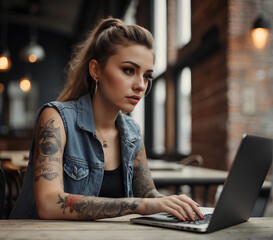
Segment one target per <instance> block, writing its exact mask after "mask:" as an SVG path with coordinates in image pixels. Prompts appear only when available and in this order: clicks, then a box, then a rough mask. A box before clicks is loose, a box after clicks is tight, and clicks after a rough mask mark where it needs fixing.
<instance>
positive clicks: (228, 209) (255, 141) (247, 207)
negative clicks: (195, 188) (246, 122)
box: [130, 134, 273, 232]
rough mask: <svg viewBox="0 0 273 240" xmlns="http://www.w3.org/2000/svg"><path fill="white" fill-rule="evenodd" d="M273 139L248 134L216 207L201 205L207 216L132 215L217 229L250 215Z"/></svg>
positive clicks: (171, 224)
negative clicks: (195, 218) (185, 218)
mask: <svg viewBox="0 0 273 240" xmlns="http://www.w3.org/2000/svg"><path fill="white" fill-rule="evenodd" d="M272 151H273V139H267V138H262V137H258V136H251V135H246V134H245V135H244V136H243V138H242V141H241V143H240V146H239V148H238V151H237V154H236V156H235V159H234V162H233V164H232V168H231V170H230V172H229V174H228V177H227V179H226V181H225V184H224V187H223V190H222V192H221V194H220V197H219V200H218V202H217V204H216V206H215V208H205V207H201V208H200V210H201V211H202V213H203V214H204V216H205V220H199V221H196V222H190V221H186V222H181V221H179V220H178V219H176V218H175V217H173V216H171V215H169V214H167V213H158V214H153V215H146V216H141V217H137V218H132V219H130V221H131V222H132V223H137V224H145V225H151V226H159V227H166V228H173V229H179V230H187V231H192V232H213V231H216V230H219V229H222V228H226V227H229V226H232V225H235V224H238V223H242V222H245V221H247V220H248V219H249V217H250V215H251V212H252V210H253V207H254V205H255V202H256V199H257V197H258V194H259V192H260V190H261V188H262V185H263V182H264V180H265V177H266V175H267V173H268V170H269V168H270V165H271V162H272Z"/></svg>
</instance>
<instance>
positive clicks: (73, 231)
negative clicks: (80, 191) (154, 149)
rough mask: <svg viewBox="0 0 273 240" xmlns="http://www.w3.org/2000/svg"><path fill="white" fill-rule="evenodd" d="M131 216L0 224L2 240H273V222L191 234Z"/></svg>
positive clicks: (257, 221)
mask: <svg viewBox="0 0 273 240" xmlns="http://www.w3.org/2000/svg"><path fill="white" fill-rule="evenodd" d="M136 216H137V215H129V216H124V217H119V218H113V219H107V220H100V221H96V222H84V221H62V220H58V221H56V220H0V239H5V240H6V239H27V240H31V239H37V240H39V239H57V240H58V239H65V240H67V239H76V240H77V239H81V240H83V239H98V240H99V239H105V240H115V239H119V240H122V239H124V240H130V239H133V240H137V239H141V240H146V239H147V240H153V239H156V240H167V239H183V240H187V239H191V240H196V239H198V240H203V239H215V240H219V239H229V240H232V239H249V240H251V239H253V240H257V239H273V231H272V229H273V218H251V219H250V220H249V221H248V222H245V223H242V224H238V225H235V226H232V227H229V228H226V229H222V230H219V231H216V232H213V233H205V234H200V233H191V232H184V231H179V230H172V229H166V228H159V227H150V226H144V225H137V224H132V223H130V222H129V219H130V218H131V217H136Z"/></svg>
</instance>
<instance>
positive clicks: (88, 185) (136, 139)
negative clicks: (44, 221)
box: [10, 94, 142, 219]
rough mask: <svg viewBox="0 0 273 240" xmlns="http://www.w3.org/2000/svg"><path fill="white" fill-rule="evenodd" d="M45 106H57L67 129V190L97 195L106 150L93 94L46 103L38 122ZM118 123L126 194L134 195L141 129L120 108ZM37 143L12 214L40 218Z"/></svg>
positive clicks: (74, 192)
mask: <svg viewBox="0 0 273 240" xmlns="http://www.w3.org/2000/svg"><path fill="white" fill-rule="evenodd" d="M46 107H54V108H56V109H57V110H58V112H59V113H60V115H61V118H62V120H63V124H64V128H65V132H66V146H65V149H64V154H63V184H64V192H66V193H72V194H81V195H89V196H98V195H99V192H100V188H101V185H102V180H103V174H104V153H103V148H102V145H101V142H100V141H99V139H98V137H97V136H96V132H95V126H94V115H93V109H92V103H91V97H90V95H89V94H87V95H85V96H82V97H81V98H79V99H78V100H77V101H68V102H56V101H55V102H51V103H47V104H45V105H44V106H43V107H42V108H41V109H40V110H39V111H38V114H37V117H36V121H35V126H36V125H37V121H38V118H39V116H40V114H41V112H42V110H43V109H44V108H46ZM116 126H117V128H118V131H119V136H120V151H121V163H122V169H123V181H124V190H125V197H133V189H132V178H133V168H134V159H135V156H136V154H137V152H138V151H139V150H140V147H141V144H142V139H141V135H140V129H139V126H138V125H137V124H136V123H135V122H134V120H133V119H131V118H130V117H128V116H127V115H124V114H122V113H121V112H120V113H119V114H118V117H117V119H116ZM34 146H35V138H33V141H32V145H31V149H30V155H29V164H28V168H27V172H26V174H25V179H24V183H23V186H22V190H21V193H20V195H19V197H18V199H17V201H16V204H15V206H14V208H13V211H12V213H11V215H10V218H17V219H23V218H39V217H38V214H37V212H36V206H35V201H34V194H33V183H32V181H33V180H32V179H33V172H32V171H33V153H34Z"/></svg>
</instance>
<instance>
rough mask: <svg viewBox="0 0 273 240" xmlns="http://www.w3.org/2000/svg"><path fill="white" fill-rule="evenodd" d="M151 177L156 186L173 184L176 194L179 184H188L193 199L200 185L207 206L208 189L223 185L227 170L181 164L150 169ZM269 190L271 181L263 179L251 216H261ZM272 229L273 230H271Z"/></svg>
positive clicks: (204, 204) (161, 186) (162, 186)
mask: <svg viewBox="0 0 273 240" xmlns="http://www.w3.org/2000/svg"><path fill="white" fill-rule="evenodd" d="M151 174H152V178H153V180H154V183H155V185H156V187H157V188H165V187H167V186H174V187H175V193H176V194H178V193H179V191H180V186H182V185H189V186H190V189H191V197H192V198H193V199H195V200H197V199H196V193H195V188H196V186H202V187H203V189H204V192H203V202H201V204H202V205H203V206H207V204H208V198H209V190H210V188H211V186H218V185H223V184H224V183H225V180H226V178H227V176H228V171H222V170H215V169H209V168H203V167H194V166H183V167H182V168H181V169H176V170H151ZM270 190H271V182H270V181H265V182H264V184H263V187H262V190H261V192H260V195H259V202H257V204H256V205H255V207H254V209H253V216H262V215H263V213H264V211H265V207H266V205H267V203H268V198H269V195H270ZM272 231H273V230H272Z"/></svg>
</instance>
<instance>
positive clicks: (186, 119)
mask: <svg viewBox="0 0 273 240" xmlns="http://www.w3.org/2000/svg"><path fill="white" fill-rule="evenodd" d="M178 88H179V91H178V138H177V139H178V144H177V146H178V147H177V148H178V149H177V151H178V153H181V154H184V155H188V154H190V153H191V130H192V127H191V70H190V69H189V68H184V69H183V70H182V72H181V74H180V76H179V79H178Z"/></svg>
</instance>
